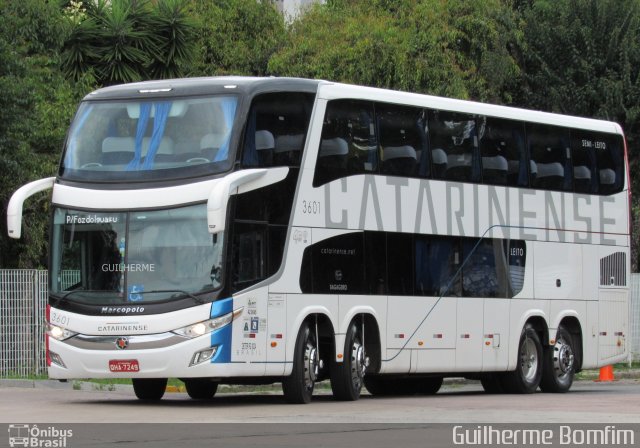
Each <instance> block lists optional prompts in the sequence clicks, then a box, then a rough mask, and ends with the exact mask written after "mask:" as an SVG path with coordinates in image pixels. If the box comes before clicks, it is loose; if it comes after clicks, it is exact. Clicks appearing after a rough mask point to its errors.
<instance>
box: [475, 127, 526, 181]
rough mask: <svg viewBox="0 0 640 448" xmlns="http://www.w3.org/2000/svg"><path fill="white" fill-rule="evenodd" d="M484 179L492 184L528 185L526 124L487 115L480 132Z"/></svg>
mask: <svg viewBox="0 0 640 448" xmlns="http://www.w3.org/2000/svg"><path fill="white" fill-rule="evenodd" d="M480 154H481V156H482V181H483V183H485V184H491V185H511V186H525V187H526V186H527V185H528V184H529V179H528V174H527V156H526V150H525V146H524V123H520V122H517V121H509V120H502V119H499V118H491V117H486V121H485V126H484V129H483V132H482V134H481V135H480Z"/></svg>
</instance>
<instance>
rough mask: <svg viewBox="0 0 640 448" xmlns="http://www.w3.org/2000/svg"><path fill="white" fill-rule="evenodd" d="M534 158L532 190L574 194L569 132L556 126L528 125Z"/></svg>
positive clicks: (531, 154) (532, 159) (530, 145)
mask: <svg viewBox="0 0 640 448" xmlns="http://www.w3.org/2000/svg"><path fill="white" fill-rule="evenodd" d="M527 136H528V138H529V154H530V157H531V186H532V187H533V188H540V189H543V190H561V191H571V190H572V189H573V185H572V183H573V173H572V169H571V159H570V149H569V148H570V146H569V141H570V140H569V130H568V129H564V128H559V127H556V126H547V125H527Z"/></svg>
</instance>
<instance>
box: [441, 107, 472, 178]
mask: <svg viewBox="0 0 640 448" xmlns="http://www.w3.org/2000/svg"><path fill="white" fill-rule="evenodd" d="M429 137H430V145H431V160H432V164H433V165H432V170H433V177H434V178H436V179H447V180H455V181H460V182H465V181H474V182H475V181H479V180H480V164H479V162H480V161H479V156H478V154H477V141H478V133H477V131H476V122H475V120H474V118H473V116H471V115H468V114H460V113H452V112H442V111H430V113H429Z"/></svg>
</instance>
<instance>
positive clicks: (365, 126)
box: [313, 100, 378, 186]
mask: <svg viewBox="0 0 640 448" xmlns="http://www.w3.org/2000/svg"><path fill="white" fill-rule="evenodd" d="M377 169H378V142H377V138H376V126H375V122H374V114H373V103H370V102H365V101H352V100H339V101H330V102H329V103H328V104H327V111H326V113H325V118H324V122H323V125H322V138H321V140H320V148H319V151H318V161H317V163H316V172H315V177H314V180H313V185H314V186H318V185H322V184H324V183H327V182H329V181H332V180H334V179H339V178H341V177H345V176H349V175H355V174H367V173H375V172H376V171H377Z"/></svg>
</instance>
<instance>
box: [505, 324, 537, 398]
mask: <svg viewBox="0 0 640 448" xmlns="http://www.w3.org/2000/svg"><path fill="white" fill-rule="evenodd" d="M542 364H543V363H542V344H541V343H540V338H539V337H538V333H536V331H535V329H534V328H533V327H532V326H531V325H528V324H527V325H526V326H525V327H524V328H523V329H522V334H521V335H520V343H519V344H518V364H517V366H516V369H515V370H514V371H512V372H507V373H505V374H504V375H503V376H502V381H501V384H502V387H503V388H504V391H505V392H507V393H510V394H532V393H534V392H535V391H536V389H537V388H538V386H539V385H540V380H541V377H542Z"/></svg>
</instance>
